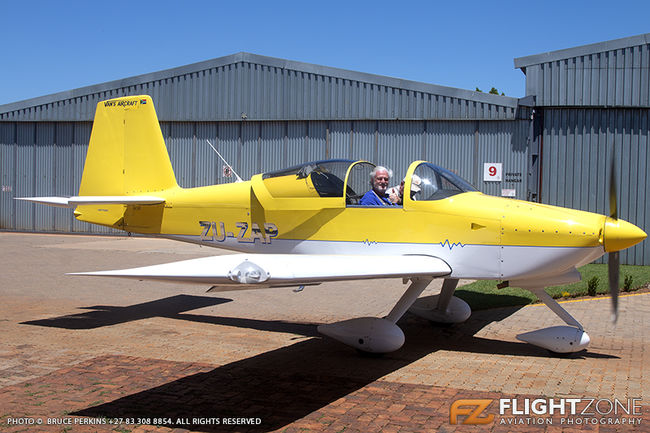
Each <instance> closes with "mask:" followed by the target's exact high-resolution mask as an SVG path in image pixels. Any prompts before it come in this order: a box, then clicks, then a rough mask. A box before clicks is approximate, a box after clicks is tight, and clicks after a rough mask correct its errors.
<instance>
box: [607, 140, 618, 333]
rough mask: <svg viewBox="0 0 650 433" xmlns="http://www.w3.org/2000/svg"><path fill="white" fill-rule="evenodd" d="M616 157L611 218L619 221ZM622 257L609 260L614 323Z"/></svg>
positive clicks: (613, 157) (614, 254) (610, 191)
mask: <svg viewBox="0 0 650 433" xmlns="http://www.w3.org/2000/svg"><path fill="white" fill-rule="evenodd" d="M615 159H616V158H615V155H614V152H612V164H611V170H610V173H611V174H610V178H609V216H610V218H612V219H613V220H615V221H616V220H617V219H618V210H617V209H618V208H617V206H618V204H617V200H616V165H615ZM620 264H621V260H620V256H619V252H618V251H614V252H611V253H609V256H608V260H607V272H608V275H609V293H610V294H611V296H612V322H613V323H616V320H617V319H618V285H619V274H620V267H621V266H620Z"/></svg>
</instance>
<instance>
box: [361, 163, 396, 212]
mask: <svg viewBox="0 0 650 433" xmlns="http://www.w3.org/2000/svg"><path fill="white" fill-rule="evenodd" d="M392 174H393V172H392V170H389V169H387V168H386V167H382V166H380V165H378V166H377V167H375V168H374V170H372V171H371V172H370V185H371V186H372V189H371V190H370V191H368V192H367V193H365V194H364V195H363V197H361V200H359V204H360V205H363V206H393V203H391V201H390V200H389V198H388V194H386V189H387V188H388V182H389V181H390V178H391V176H392Z"/></svg>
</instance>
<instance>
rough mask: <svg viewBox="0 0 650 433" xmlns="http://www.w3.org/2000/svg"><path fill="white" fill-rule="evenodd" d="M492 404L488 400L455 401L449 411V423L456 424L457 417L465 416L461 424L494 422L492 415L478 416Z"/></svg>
mask: <svg viewBox="0 0 650 433" xmlns="http://www.w3.org/2000/svg"><path fill="white" fill-rule="evenodd" d="M490 403H492V400H490V399H467V400H456V401H455V402H453V403H452V404H451V408H450V409H449V423H450V424H458V416H459V415H461V416H467V418H465V419H464V420H463V421H462V422H461V424H469V425H476V424H489V423H491V422H492V421H494V415H492V414H490V415H487V416H483V417H481V416H479V415H481V414H482V413H483V411H485V409H487V407H488V406H489V405H490Z"/></svg>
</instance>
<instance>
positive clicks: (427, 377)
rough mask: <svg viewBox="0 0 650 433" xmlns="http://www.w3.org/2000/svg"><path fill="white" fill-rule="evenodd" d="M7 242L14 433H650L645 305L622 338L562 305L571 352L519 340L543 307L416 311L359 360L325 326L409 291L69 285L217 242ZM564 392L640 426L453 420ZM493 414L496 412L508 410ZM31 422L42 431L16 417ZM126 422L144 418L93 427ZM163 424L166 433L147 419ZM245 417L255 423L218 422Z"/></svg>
mask: <svg viewBox="0 0 650 433" xmlns="http://www.w3.org/2000/svg"><path fill="white" fill-rule="evenodd" d="M0 243H1V244H2V247H3V248H2V249H1V250H0V262H1V263H3V269H2V271H3V272H2V273H1V275H0V343H1V344H0V431H3V432H4V431H7V432H20V431H28V432H34V431H36V432H39V431H46V432H50V431H51V432H67V431H73V432H76V431H80V432H86V431H88V432H91V431H92V432H95V431H118V432H127V431H133V432H148V431H164V432H169V431H177V432H181V431H188V430H191V431H202V432H219V431H253V432H261V431H274V430H278V431H288V432H298V431H328V432H329V431H333V432H340V431H345V432H350V431H364V432H365V431H386V432H398V431H399V432H414V431H479V430H480V431H483V430H486V429H487V430H489V431H548V432H552V431H583V430H592V431H602V432H607V431H650V419H649V418H648V417H649V414H650V411H649V410H648V402H649V401H650V400H649V399H650V397H649V394H650V375H649V374H648V373H649V367H648V365H649V364H648V361H649V359H648V355H649V354H648V336H647V335H648V330H650V326H649V324H648V320H649V319H648V318H649V317H650V294H641V295H635V296H627V297H623V298H621V302H620V304H621V315H620V318H619V322H618V324H617V325H616V326H613V325H611V323H610V322H609V303H608V301H607V300H590V301H584V302H570V303H566V304H564V306H565V308H567V309H568V310H569V311H570V312H571V314H573V315H574V316H575V317H576V318H577V319H578V320H579V321H581V323H582V324H583V325H584V326H585V328H586V330H587V331H588V332H589V334H590V336H591V338H592V343H591V345H590V347H589V350H588V351H586V352H581V353H578V354H575V355H572V356H570V357H566V358H563V357H554V356H551V355H550V354H549V353H548V352H546V351H544V350H542V349H539V348H536V347H534V346H530V345H528V344H525V343H522V342H519V341H517V340H516V339H515V335H516V334H517V333H520V332H525V331H529V330H532V329H539V328H542V327H546V326H553V325H557V324H559V322H558V319H557V318H556V317H555V316H554V315H553V314H552V313H550V311H548V309H547V308H545V307H543V306H530V307H525V308H505V309H496V310H486V311H477V312H474V313H473V315H472V317H471V318H470V320H468V321H467V322H466V323H464V324H462V325H459V326H453V327H450V328H436V327H432V326H430V325H429V324H428V323H426V322H424V321H422V320H420V319H418V318H415V317H413V316H406V317H405V318H404V319H403V320H402V321H401V322H400V326H401V327H402V328H403V330H404V332H405V334H406V338H407V340H406V344H405V346H404V347H403V348H402V349H400V350H399V351H397V352H395V353H392V354H388V355H386V356H384V357H381V358H366V357H360V356H358V355H357V354H356V353H355V352H354V351H353V350H351V349H349V348H347V347H345V346H342V345H341V344H339V343H337V342H334V341H331V340H329V339H324V338H321V337H319V336H318V334H317V333H316V331H315V328H316V326H317V324H319V323H326V322H331V321H334V320H341V319H345V318H349V317H355V316H362V315H377V316H379V315H382V314H385V313H386V312H387V311H388V310H390V308H391V307H392V304H393V303H394V302H395V300H396V299H397V298H399V296H400V294H401V291H402V290H403V286H401V284H400V283H399V281H395V280H391V281H380V282H377V283H374V282H372V283H371V285H370V286H368V285H369V283H368V282H365V283H354V284H351V283H336V284H328V285H322V286H318V287H314V288H306V289H305V290H304V291H303V292H301V293H299V294H296V293H293V292H292V290H291V289H271V290H249V291H233V292H219V293H211V294H208V295H206V294H205V290H206V288H205V287H202V286H177V285H170V284H167V285H165V284H154V283H148V282H132V281H128V280H117V281H116V280H110V279H84V278H73V277H66V276H64V275H62V274H63V273H65V272H74V271H81V270H95V269H111V268H119V267H122V266H139V265H145V264H152V263H163V262H166V261H173V260H181V259H185V258H191V257H200V256H204V255H207V254H211V253H213V252H214V251H213V250H207V249H206V248H201V249H200V248H197V247H194V246H191V245H183V244H175V243H170V242H169V241H163V240H150V239H132V238H100V237H84V236H43V235H28V234H11V233H0ZM179 245H180V246H179ZM571 397H577V398H581V397H582V398H595V399H613V398H619V399H622V400H624V399H628V398H639V399H640V402H641V403H640V404H641V405H642V407H641V415H640V416H639V417H640V418H642V422H641V425H636V426H628V425H607V424H596V425H590V424H587V425H584V424H581V425H576V424H566V423H565V424H561V422H562V419H561V418H560V417H557V416H555V417H553V418H552V421H553V424H552V425H527V424H523V425H522V424H519V425H511V424H501V422H508V420H510V422H512V421H513V420H519V421H520V422H521V420H523V422H526V419H527V418H528V419H529V420H532V421H539V420H540V417H526V416H518V417H512V416H510V417H507V416H504V417H499V416H498V415H497V417H496V418H495V420H494V422H492V423H490V424H488V425H486V426H466V425H452V424H450V422H449V410H450V406H451V404H452V402H453V401H455V400H458V399H490V400H495V399H499V398H515V399H517V402H519V403H523V402H524V399H525V398H529V399H531V400H532V399H539V398H554V399H561V398H571ZM605 403H606V402H605ZM497 404H498V401H494V402H493V403H492V406H490V407H489V408H488V410H487V411H486V412H485V413H492V414H497V409H496V406H497ZM23 417H28V418H26V419H27V420H29V421H30V422H31V421H33V422H36V420H38V419H41V420H42V421H43V422H44V423H45V424H43V425H12V424H11V423H10V419H14V420H15V419H17V418H23ZM48 418H50V419H53V420H54V422H70V423H72V425H66V424H57V425H49V426H48V425H47V420H48ZM115 418H118V419H119V418H122V419H123V421H124V420H126V419H128V420H129V421H131V420H132V421H133V422H134V423H135V424H132V423H130V424H124V423H123V424H121V425H110V424H107V425H92V424H91V425H87V424H82V423H97V422H108V421H110V420H113V419H115ZM155 418H163V419H162V420H160V421H159V424H163V425H158V426H153V425H146V424H138V421H140V422H147V420H148V422H150V423H153V422H154V421H153V420H154V419H155ZM166 418H169V419H166ZM195 418H196V420H195ZM237 418H243V419H244V421H247V422H254V423H257V422H259V423H260V424H254V425H247V424H225V423H226V422H228V421H230V422H236V421H237ZM541 418H543V419H542V420H541V421H542V422H546V421H547V419H548V417H541ZM592 418H593V417H592ZM599 418H601V417H599ZM619 418H620V417H619ZM460 419H461V421H462V419H464V418H463V417H461V418H460ZM215 420H218V421H219V424H218V425H217V424H215V422H216V421H215ZM564 421H565V422H566V421H567V419H565V420H564ZM569 422H570V421H569ZM572 429H573V430H572Z"/></svg>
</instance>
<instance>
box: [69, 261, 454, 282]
mask: <svg viewBox="0 0 650 433" xmlns="http://www.w3.org/2000/svg"><path fill="white" fill-rule="evenodd" d="M450 273H451V269H450V268H449V266H448V265H447V263H445V262H444V261H443V260H441V259H439V258H437V257H432V256H424V255H411V256H339V255H312V254H300V255H292V254H232V255H224V256H215V257H203V258H199V259H192V260H183V261H179V262H173V263H167V264H162V265H154V266H145V267H141V268H132V269H123V270H115V271H98V272H80V273H74V274H69V275H89V276H99V277H122V278H135V279H149V280H161V281H176V282H186V283H200V284H215V285H223V284H227V285H242V286H257V287H259V286H263V287H268V286H277V285H287V284H298V283H304V284H309V283H316V282H324V281H340V280H359V279H368V278H404V277H440V276H444V275H449V274H450Z"/></svg>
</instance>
